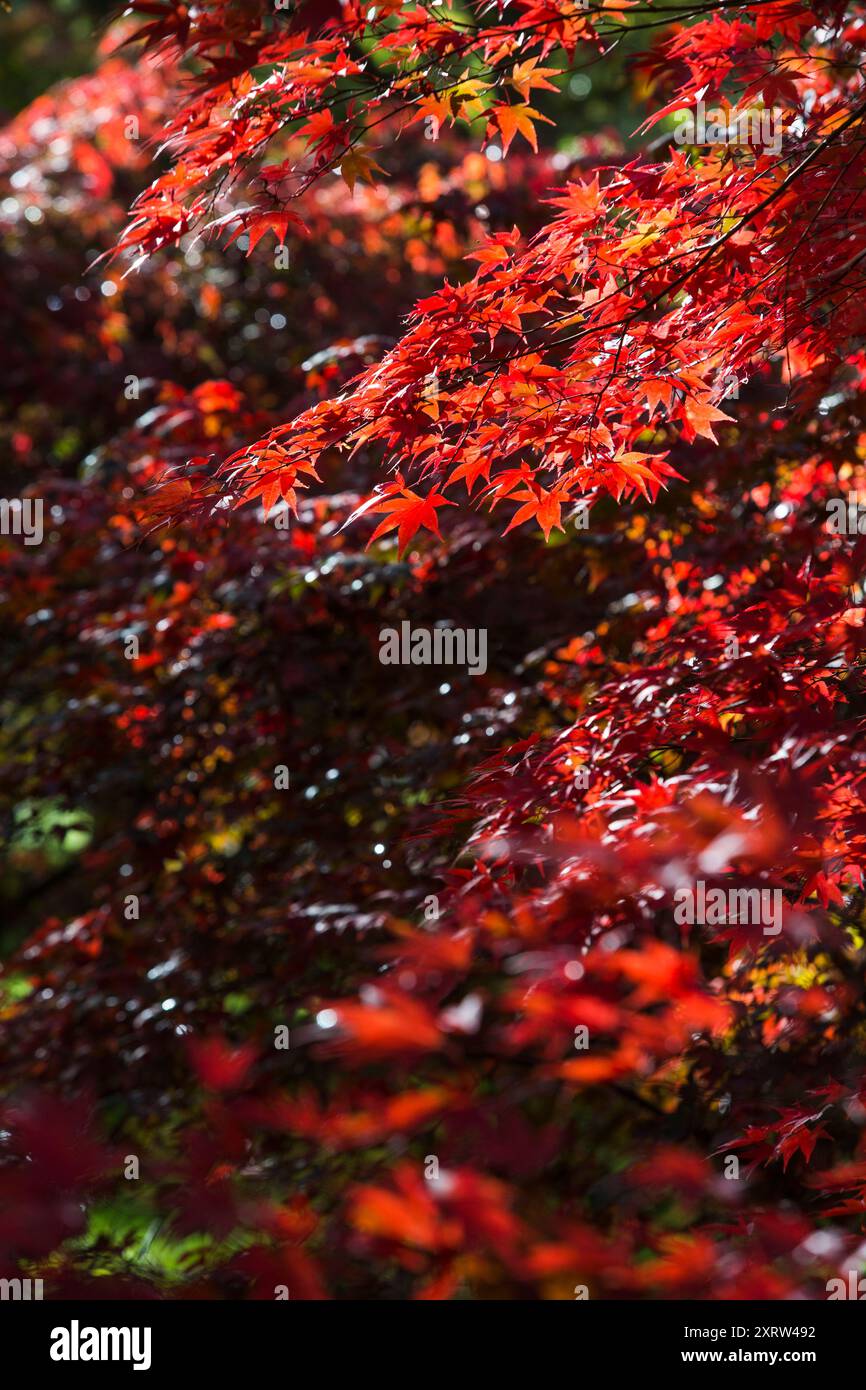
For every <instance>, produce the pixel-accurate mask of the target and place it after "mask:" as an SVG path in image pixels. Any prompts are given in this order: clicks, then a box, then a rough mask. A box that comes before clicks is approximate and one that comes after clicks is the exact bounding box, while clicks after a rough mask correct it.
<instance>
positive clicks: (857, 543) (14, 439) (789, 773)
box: [0, 0, 866, 1299]
mask: <svg viewBox="0 0 866 1390" xmlns="http://www.w3.org/2000/svg"><path fill="white" fill-rule="evenodd" d="M130 8H131V14H130V15H127V16H126V17H125V18H124V19H123V20H122V21H121V23H120V25H119V26H118V27H117V28H116V29H112V30H109V32H108V35H107V37H106V39H105V40H104V42H103V45H102V54H101V57H100V61H99V63H98V65H97V66H96V68H95V70H94V72H93V73H92V74H90V75H88V76H85V77H82V78H77V79H75V80H74V81H72V82H70V83H68V84H65V85H61V86H59V87H58V88H56V89H52V90H51V91H49V92H47V93H45V94H43V96H41V97H39V98H37V100H36V101H35V102H34V103H33V104H32V105H31V106H29V107H28V108H26V109H25V110H24V111H23V112H21V113H20V114H19V115H18V116H17V117H15V118H14V119H13V120H12V121H10V123H9V124H8V125H7V127H6V128H5V130H4V131H3V132H2V134H0V160H2V164H3V175H4V179H5V180H6V181H8V190H7V191H6V192H5V193H4V197H3V198H0V218H2V224H3V233H4V235H3V252H2V254H3V257H4V260H5V261H6V263H7V264H6V266H5V267H4V268H5V269H7V270H8V272H9V273H8V274H6V275H4V276H3V284H4V290H3V294H4V299H5V301H6V302H5V305H4V307H5V308H6V309H8V310H9V311H11V312H13V313H14V314H15V315H16V317H17V318H18V319H19V320H23V321H24V322H25V323H26V326H27V342H26V343H25V342H24V341H23V340H22V338H21V336H20V335H11V334H10V335H7V336H6V340H5V341H4V343H3V351H4V353H5V354H6V359H7V361H6V365H7V378H8V381H9V383H10V390H9V393H8V401H7V403H6V405H5V407H4V413H3V416H2V418H0V436H2V438H3V440H4V442H5V443H6V444H7V445H8V446H9V452H10V454H11V455H12V456H13V457H14V459H15V468H16V478H17V479H18V480H20V479H21V478H23V479H24V482H23V484H20V483H19V487H23V488H25V489H26V491H27V492H28V493H29V494H30V495H38V496H40V497H44V498H45V499H46V506H47V508H48V509H49V517H50V520H49V521H48V522H47V524H46V531H47V535H46V539H45V543H44V544H42V545H40V546H38V547H33V548H28V547H26V546H23V545H22V544H21V541H20V538H17V537H14V536H8V537H7V536H4V537H3V538H2V551H0V556H2V563H3V578H4V582H3V611H4V620H5V623H6V625H7V626H8V628H9V630H10V631H11V632H14V642H13V643H12V644H11V646H10V654H9V655H8V657H7V658H6V659H5V662H4V677H5V679H4V696H3V700H4V707H5V710H4V712H5V714H6V718H4V720H3V740H4V758H3V769H4V770H3V773H2V776H0V794H2V801H3V812H4V819H5V823H6V826H7V832H6V861H5V870H4V875H3V881H2V891H3V895H4V898H5V901H6V906H7V908H8V912H7V914H6V916H7V919H8V921H9V923H10V925H9V927H8V928H7V929H6V931H5V933H4V940H3V949H4V954H5V959H4V965H3V971H2V975H0V1010H2V1017H3V1020H4V1024H5V1030H4V1049H3V1063H2V1086H3V1092H4V1096H5V1101H4V1108H3V1126H2V1127H3V1132H4V1138H3V1142H2V1150H0V1153H2V1160H0V1270H2V1272H6V1271H7V1270H8V1271H9V1272H12V1271H14V1270H25V1271H26V1270H41V1269H46V1268H48V1269H50V1273H49V1274H48V1276H47V1277H48V1279H49V1281H50V1284H51V1294H52V1296H63V1294H64V1293H65V1294H68V1295H72V1296H80V1297H102V1296H105V1294H106V1291H109V1292H114V1293H115V1294H117V1295H121V1296H122V1295H123V1294H127V1293H130V1292H131V1293H132V1294H133V1295H134V1296H137V1297H150V1296H154V1295H155V1294H158V1293H165V1292H167V1291H169V1292H172V1293H175V1294H180V1295H184V1296H191V1297H237V1296H241V1297H256V1298H264V1299H270V1298H273V1297H274V1290H275V1288H276V1287H279V1286H286V1287H288V1288H289V1289H290V1290H291V1297H293V1298H294V1297H301V1298H319V1297H338V1298H340V1297H351V1296H355V1297H367V1298H370V1297H372V1298H380V1297H386V1298H387V1297H391V1298H392V1297H400V1298H466V1297H469V1298H486V1297H509V1298H527V1297H529V1298H539V1297H540V1298H569V1299H570V1298H573V1297H574V1296H575V1291H576V1290H577V1289H582V1290H584V1291H586V1292H588V1294H589V1296H590V1297H591V1298H617V1297H628V1298H656V1299H658V1298H678V1297H679V1298H682V1297H685V1298H715V1299H728V1298H737V1299H741V1298H749V1297H756V1298H769V1299H782V1298H788V1297H806V1298H824V1297H826V1289H827V1287H828V1281H829V1280H831V1279H834V1278H836V1277H838V1276H839V1275H840V1273H843V1274H844V1273H845V1272H846V1271H847V1270H848V1269H859V1268H860V1265H861V1263H862V1253H861V1247H862V1240H863V1213H864V1200H866V1140H864V1119H866V1066H864V1059H863V1056H862V1046H861V1044H862V1034H863V1017H864V986H863V953H864V949H866V945H864V935H863V911H864V901H866V898H864V883H863V876H862V858H863V848H864V843H866V840H864V837H866V805H864V782H863V775H864V774H863V732H864V730H863V718H864V712H866V704H864V700H866V691H864V686H863V649H864V637H863V632H864V617H866V600H864V594H863V588H862V571H863V562H864V559H866V542H864V537H863V535H862V533H861V532H860V530H859V529H858V525H857V519H856V518H857V512H856V507H855V524H854V526H853V528H851V529H850V532H849V533H847V534H846V533H844V532H840V531H838V530H834V529H833V528H832V527H831V526H830V525H829V524H828V509H829V504H830V503H832V502H833V500H834V499H838V498H839V497H840V496H841V497H843V498H846V499H847V498H848V497H849V495H850V496H855V497H856V495H857V494H860V493H863V491H864V486H866V389H864V388H866V371H864V368H866V359H864V357H863V350H862V345H861V342H860V338H861V335H862V331H863V330H862V325H861V322H860V319H861V314H862V312H863V311H862V309H861V307H860V304H861V299H862V296H861V295H860V294H859V293H858V291H860V290H861V289H862V272H861V266H862V264H863V262H864V260H866V242H864V232H863V227H862V218H861V217H860V212H859V208H858V204H859V201H860V198H861V196H862V190H863V188H864V187H866V183H864V172H866V171H864V169H863V167H862V161H863V142H862V121H863V117H864V115H866V105H864V96H863V78H862V49H863V46H864V43H866V15H864V13H863V9H862V6H860V5H858V4H845V3H841V0H834V3H828V4H823V5H821V4H815V5H809V6H806V5H803V4H800V3H799V0H765V3H762V4H758V5H753V6H750V7H746V6H740V5H731V4H724V3H718V4H717V3H707V4H701V5H691V4H689V3H684V4H683V5H681V6H677V7H676V8H670V7H666V6H664V5H661V4H659V5H653V4H651V3H649V2H647V3H626V0H613V3H605V4H596V3H593V0H590V3H589V4H588V5H586V6H581V5H578V4H576V3H572V0H554V2H553V3H547V2H546V0H545V3H542V4H539V3H536V2H535V0H533V2H532V3H530V0H510V2H509V3H502V4H496V5H485V4H480V3H479V4H474V3H473V4H467V5H464V6H462V7H459V8H454V9H451V8H450V7H446V6H444V5H433V6H430V7H424V6H420V5H411V4H407V5H404V4H402V3H391V0H388V2H387V3H386V4H384V5H377V6H375V7H374V8H372V9H371V8H370V7H361V6H359V5H356V4H355V3H354V0H348V2H347V3H346V4H340V5H338V4H335V3H327V0H325V3H320V0H306V4H303V5H300V6H297V7H295V6H275V5H273V4H270V3H268V4H265V3H261V2H260V0H240V2H239V3H225V2H224V0H206V3H202V4H200V5H198V6H197V7H195V9H193V8H188V7H187V6H185V5H181V4H179V3H174V0H133V4H132V5H131V7H130ZM621 42H622V43H624V44H627V46H628V51H629V54H630V55H631V56H630V60H629V80H630V81H631V82H632V83H633V87H634V96H635V100H636V101H638V100H639V101H641V102H643V103H644V105H645V109H646V112H647V116H648V119H647V124H646V125H645V126H644V127H642V129H641V130H640V131H639V132H638V134H637V136H636V143H635V142H631V143H626V144H624V143H623V142H622V141H621V140H620V139H619V136H618V133H617V130H616V128H615V127H614V126H612V125H608V126H605V127H604V128H600V129H597V130H594V131H593V132H592V134H591V135H590V136H586V135H584V134H582V135H581V136H580V137H579V138H577V139H576V140H574V141H573V142H572V144H571V146H570V147H569V146H566V147H565V148H560V149H558V148H557V147H556V144H555V143H554V141H555V132H556V129H557V122H562V121H563V119H567V115H565V114H564V113H566V112H567V109H568V101H567V91H568V88H567V86H565V85H564V84H565V82H566V78H567V75H568V74H571V73H573V72H575V71H582V70H583V69H584V68H586V69H587V70H588V71H592V72H595V71H596V70H602V69H604V67H605V65H608V66H610V65H611V64H613V63H615V62H617V61H618V58H617V53H618V46H619V45H620V43H621ZM710 94H711V95H712V100H713V101H716V102H717V103H720V104H724V107H725V109H726V110H729V111H735V110H742V109H743V108H745V107H748V106H754V107H755V108H756V109H759V110H760V111H762V112H764V113H770V112H772V113H773V120H774V121H775V122H777V125H778V130H779V131H780V132H781V138H780V140H779V142H778V146H777V148H770V147H769V145H768V144H766V143H765V144H761V143H760V142H757V143H751V144H750V143H748V142H742V143H731V142H724V143H722V142H720V143H716V144H714V145H713V144H708V145H703V144H702V145H700V146H695V145H692V144H687V143H685V144H684V143H682V142H679V143H678V142H677V140H676V139H675V138H674V136H673V133H672V132H673V129H674V125H675V123H676V120H677V118H678V117H677V113H679V112H681V111H682V110H683V109H686V108H692V107H693V106H694V105H695V103H696V102H698V101H700V100H704V99H705V98H706V100H707V104H709V101H710ZM129 117H134V118H135V121H134V123H133V126H132V127H130V126H129V125H128V118H129ZM130 129H132V130H133V135H132V136H130ZM659 132H661V134H659ZM157 146H159V149H160V153H159V154H155V150H156V147H157ZM154 159H156V160H157V161H158V164H157V167H156V169H155V168H154V165H153V160H154ZM129 209H131V211H128V210H129ZM281 250H283V251H287V254H286V255H285V256H281V255H280V254H279V253H280V251H281ZM10 485H11V484H10ZM406 619H408V620H410V621H411V622H412V624H414V625H418V626H422V627H428V628H429V627H435V626H436V625H437V624H439V625H442V624H444V623H451V624H459V625H461V626H465V627H467V628H474V629H483V630H484V631H485V632H487V633H488V634H489V639H490V640H489V663H488V666H487V670H486V671H485V672H484V673H483V674H482V675H480V676H478V677H470V676H469V675H468V674H467V673H466V672H465V671H461V670H452V669H450V668H449V669H448V670H446V671H443V670H442V669H441V668H440V669H438V670H437V669H429V668H425V667H423V666H421V667H419V666H413V665H411V664H408V665H405V666H390V665H389V666H383V665H382V664H381V663H380V661H379V656H378V648H379V642H380V640H381V639H380V633H381V631H382V629H383V627H390V628H397V627H399V626H400V624H401V622H403V621H404V620H406ZM130 637H134V638H136V639H137V640H136V642H135V643H133V644H132V649H133V652H134V654H133V655H132V656H130V655H128V654H127V650H126V649H127V647H128V639H129V638H130ZM277 769H284V770H285V771H286V773H287V774H288V780H287V783H286V782H284V781H280V779H279V778H277V777H276V776H275V773H276V771H277ZM698 881H700V882H702V883H705V884H707V885H709V887H710V889H712V888H719V887H723V888H725V889H726V890H729V889H730V890H742V891H743V892H744V893H748V892H751V891H755V890H763V891H765V892H768V893H771V894H779V895H780V901H781V903H782V910H781V914H780V922H779V930H778V932H775V928H774V934H773V935H768V934H765V933H764V932H762V930H761V926H760V925H759V924H757V925H756V924H754V923H750V922H748V921H743V920H739V919H738V918H736V917H735V916H733V917H732V916H727V917H723V918H722V919H721V920H718V921H711V920H709V919H708V920H707V921H706V922H704V923H700V922H698V923H695V922H694V921H693V920H692V921H691V922H688V921H686V922H683V921H682V920H680V919H679V918H678V916H677V915H676V912H675V904H676V894H677V891H678V890H679V889H680V888H681V886H682V884H684V883H689V884H694V883H696V882H698ZM280 1030H284V1031H286V1032H287V1033H288V1044H289V1045H288V1046H285V1047H282V1046H280V1045H279V1044H278V1045H275V1037H278V1036H279V1035H280ZM587 1038H588V1039H589V1046H585V1045H584V1043H585V1040H586V1039H587ZM130 1158H135V1159H136V1161H137V1164H138V1168H139V1172H138V1173H137V1175H136V1179H135V1181H130V1180H128V1177H127V1175H126V1174H125V1172H124V1169H125V1168H126V1167H127V1166H128V1163H129V1160H130ZM731 1160H735V1162H733V1163H732V1162H731ZM70 1197H72V1198H73V1200H72V1201H70Z"/></svg>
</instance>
